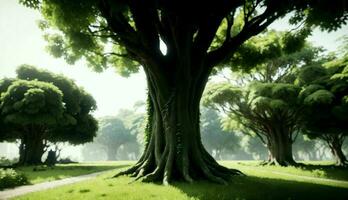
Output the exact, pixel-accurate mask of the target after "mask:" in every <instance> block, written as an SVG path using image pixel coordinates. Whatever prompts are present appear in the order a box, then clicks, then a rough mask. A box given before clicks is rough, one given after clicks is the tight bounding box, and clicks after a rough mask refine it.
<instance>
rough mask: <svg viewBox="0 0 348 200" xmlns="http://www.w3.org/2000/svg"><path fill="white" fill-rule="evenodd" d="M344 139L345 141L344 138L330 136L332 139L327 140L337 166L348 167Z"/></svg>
mask: <svg viewBox="0 0 348 200" xmlns="http://www.w3.org/2000/svg"><path fill="white" fill-rule="evenodd" d="M341 137H342V138H341ZM343 139H344V138H343V136H340V135H332V136H330V139H329V140H327V143H328V145H329V148H330V150H331V153H332V155H333V157H334V158H335V160H336V165H337V166H347V165H348V160H347V158H346V156H345V155H344V153H343V151H342V145H343Z"/></svg>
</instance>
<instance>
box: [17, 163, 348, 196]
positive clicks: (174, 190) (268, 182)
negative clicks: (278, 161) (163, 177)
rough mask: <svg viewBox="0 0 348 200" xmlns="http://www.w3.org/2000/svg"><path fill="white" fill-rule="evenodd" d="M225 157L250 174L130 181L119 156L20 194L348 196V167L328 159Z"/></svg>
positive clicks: (235, 166)
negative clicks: (282, 161)
mask: <svg viewBox="0 0 348 200" xmlns="http://www.w3.org/2000/svg"><path fill="white" fill-rule="evenodd" d="M221 163H222V164H223V165H225V166H228V167H232V168H238V169H240V170H241V171H242V172H243V173H245V174H246V175H247V176H237V177H234V178H233V179H232V180H231V181H230V182H229V185H227V186H224V185H217V184H213V183H208V182H206V181H196V182H194V183H193V184H187V183H173V185H171V186H162V185H160V184H150V183H141V182H133V183H130V182H131V181H132V179H131V178H129V177H119V178H112V179H111V178H110V177H111V176H112V175H114V174H115V173H117V172H118V171H119V170H122V169H124V166H125V164H127V162H119V163H118V164H117V165H116V167H119V168H118V169H115V170H113V171H110V172H106V173H105V174H103V175H101V176H99V177H97V178H95V179H91V180H88V181H84V182H81V183H76V184H72V185H66V186H62V187H59V188H55V189H50V190H47V191H42V192H36V193H31V194H28V195H25V196H21V197H18V198H16V199H22V200H24V199H27V200H41V199H42V200H44V199H45V200H46V199H57V200H58V199H59V200H68V199H77V200H82V199H83V200H86V199H110V200H111V199H113V200H121V199H122V200H123V199H127V200H135V199H151V200H152V199H158V200H167V199H168V200H169V199H172V200H215V199H335V200H336V199H348V182H347V181H343V180H348V179H347V173H348V170H347V169H337V168H332V167H329V166H326V165H325V164H328V163H311V164H313V166H310V167H301V168H294V167H291V168H284V167H274V166H258V165H257V163H256V162H244V161H243V162H238V161H235V162H230V161H224V162H221ZM315 165H316V166H315ZM113 166H114V167H115V165H113ZM327 178H329V180H327Z"/></svg>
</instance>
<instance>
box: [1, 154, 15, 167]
mask: <svg viewBox="0 0 348 200" xmlns="http://www.w3.org/2000/svg"><path fill="white" fill-rule="evenodd" d="M17 162H18V158H13V159H8V158H6V157H3V156H2V157H0V166H10V165H12V164H14V163H17Z"/></svg>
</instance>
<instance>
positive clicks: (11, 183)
mask: <svg viewBox="0 0 348 200" xmlns="http://www.w3.org/2000/svg"><path fill="white" fill-rule="evenodd" d="M28 183H29V182H28V179H27V177H26V176H25V175H24V174H22V173H18V172H16V171H15V170H13V169H0V190H1V189H4V188H10V187H15V186H19V185H26V184H28Z"/></svg>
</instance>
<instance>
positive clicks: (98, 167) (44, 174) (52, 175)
mask: <svg viewBox="0 0 348 200" xmlns="http://www.w3.org/2000/svg"><path fill="white" fill-rule="evenodd" d="M126 164H129V162H127V163H126ZM122 166H125V165H124V164H122V162H117V163H116V162H91V163H76V164H58V165H56V166H54V167H53V168H50V167H44V166H41V167H40V166H39V167H33V166H29V167H20V168H16V171H17V172H21V173H23V174H24V175H25V176H27V178H28V181H29V182H30V183H31V184H35V183H41V182H46V181H53V180H59V179H63V178H69V177H73V176H79V175H84V174H90V173H94V172H99V171H105V170H110V169H115V168H117V167H122ZM34 168H37V169H39V170H38V171H34Z"/></svg>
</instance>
